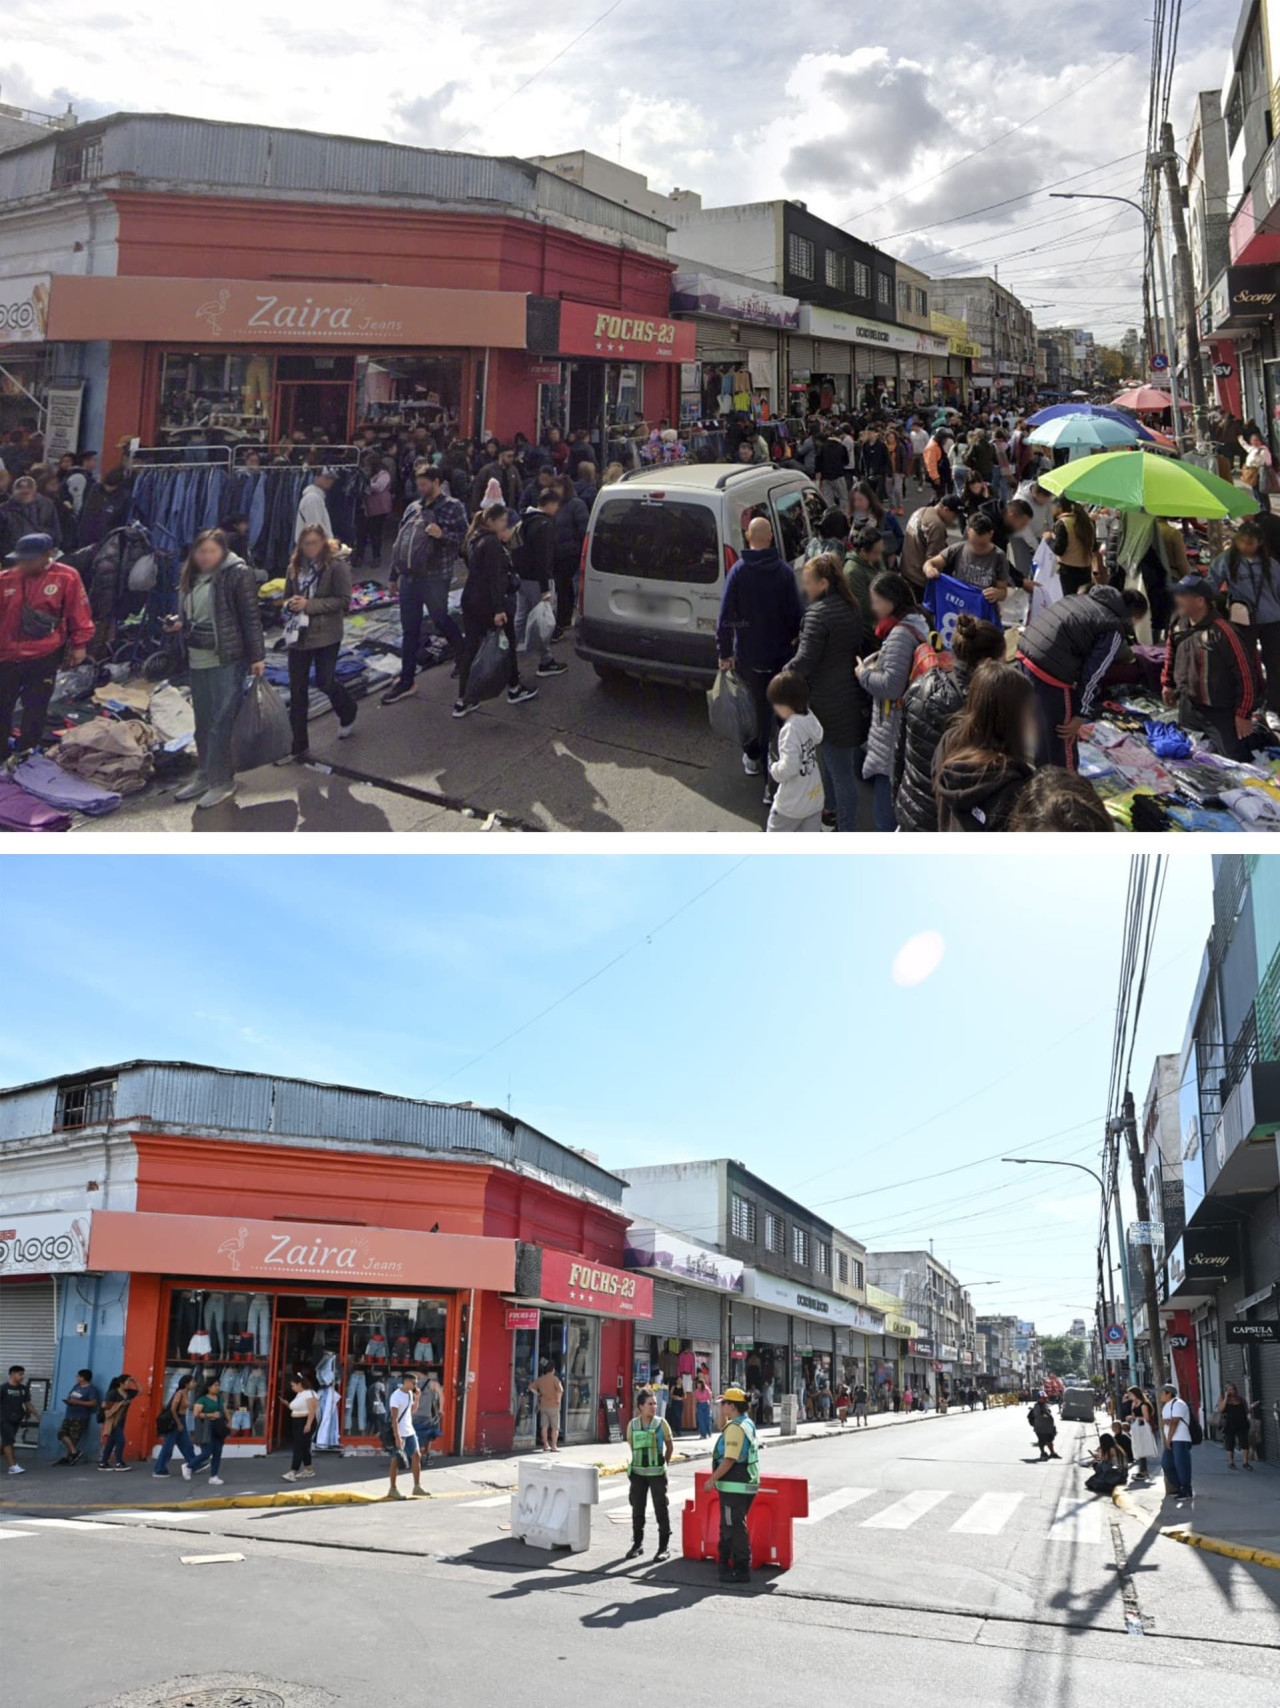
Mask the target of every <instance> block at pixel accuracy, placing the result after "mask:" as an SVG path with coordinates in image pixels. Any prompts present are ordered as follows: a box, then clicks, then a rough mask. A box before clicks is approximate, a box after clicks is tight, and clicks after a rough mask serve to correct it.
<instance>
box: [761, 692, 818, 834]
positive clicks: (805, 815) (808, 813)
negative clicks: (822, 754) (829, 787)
mask: <svg viewBox="0 0 1280 1708" xmlns="http://www.w3.org/2000/svg"><path fill="white" fill-rule="evenodd" d="M769 704H770V705H771V706H772V707H773V709H774V711H775V712H776V713H777V714H778V717H779V719H780V720H781V723H782V728H781V730H780V731H779V733H778V757H777V758H776V759H775V760H774V761H773V763H772V764H771V765H770V767H769V775H770V776H771V777H772V778H773V780H774V782H775V783H776V784H777V785H778V787H777V792H776V793H775V795H774V797H773V805H772V806H771V807H770V809H769V822H768V824H766V825H765V829H766V830H819V831H820V830H821V829H822V798H823V789H822V774H821V772H820V771H819V770H818V747H819V744H820V743H821V741H822V725H821V724H820V723H819V722H818V720H817V718H815V717H814V715H813V713H812V712H811V711H810V710H809V684H808V683H807V682H806V681H805V679H804V677H803V676H800V675H798V674H797V672H796V671H794V670H780V671H779V672H778V674H777V675H776V676H775V677H774V678H773V680H772V682H770V684H769Z"/></svg>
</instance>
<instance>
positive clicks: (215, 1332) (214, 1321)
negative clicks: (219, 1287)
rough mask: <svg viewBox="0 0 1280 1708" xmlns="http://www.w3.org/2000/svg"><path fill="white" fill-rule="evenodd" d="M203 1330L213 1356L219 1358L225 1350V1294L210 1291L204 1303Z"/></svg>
mask: <svg viewBox="0 0 1280 1708" xmlns="http://www.w3.org/2000/svg"><path fill="white" fill-rule="evenodd" d="M204 1326H205V1332H206V1333H207V1334H208V1336H209V1340H210V1342H211V1343H212V1347H213V1356H214V1357H215V1358H220V1357H221V1356H222V1354H223V1353H224V1352H225V1351H226V1350H227V1296H226V1294H225V1293H210V1295H209V1297H208V1298H207V1299H206V1300H205V1305H204Z"/></svg>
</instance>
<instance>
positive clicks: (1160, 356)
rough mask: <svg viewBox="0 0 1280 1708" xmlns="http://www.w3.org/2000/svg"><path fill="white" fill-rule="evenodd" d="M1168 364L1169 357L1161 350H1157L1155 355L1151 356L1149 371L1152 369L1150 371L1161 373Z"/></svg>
mask: <svg viewBox="0 0 1280 1708" xmlns="http://www.w3.org/2000/svg"><path fill="white" fill-rule="evenodd" d="M1168 366H1169V358H1168V357H1167V356H1166V355H1165V354H1164V352H1163V351H1162V350H1157V351H1156V353H1155V355H1154V356H1153V357H1152V358H1151V371H1152V373H1153V374H1162V373H1164V371H1165V369H1166V368H1167V367H1168Z"/></svg>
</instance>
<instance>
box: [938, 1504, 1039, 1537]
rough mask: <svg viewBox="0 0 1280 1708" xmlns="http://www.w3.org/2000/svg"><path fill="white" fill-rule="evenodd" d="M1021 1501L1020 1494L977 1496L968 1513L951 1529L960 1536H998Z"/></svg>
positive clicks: (958, 1519)
mask: <svg viewBox="0 0 1280 1708" xmlns="http://www.w3.org/2000/svg"><path fill="white" fill-rule="evenodd" d="M1022 1499H1023V1497H1022V1495H1020V1494H984V1495H979V1497H978V1499H977V1500H975V1501H974V1503H973V1505H972V1506H971V1507H970V1508H969V1510H968V1512H966V1513H964V1514H963V1515H962V1516H961V1517H960V1518H957V1519H956V1521H955V1523H954V1524H953V1525H952V1526H951V1528H952V1530H953V1531H958V1532H959V1533H960V1535H962V1536H998V1535H999V1534H1000V1532H1001V1531H1002V1530H1003V1529H1004V1527H1005V1525H1006V1524H1007V1523H1008V1522H1009V1520H1010V1519H1011V1518H1012V1517H1013V1515H1014V1513H1015V1512H1016V1511H1017V1509H1018V1505H1019V1503H1020V1502H1021V1501H1022Z"/></svg>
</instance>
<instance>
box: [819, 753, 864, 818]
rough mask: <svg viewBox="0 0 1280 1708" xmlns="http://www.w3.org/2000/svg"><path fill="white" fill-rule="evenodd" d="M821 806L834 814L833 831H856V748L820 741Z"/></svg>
mask: <svg viewBox="0 0 1280 1708" xmlns="http://www.w3.org/2000/svg"><path fill="white" fill-rule="evenodd" d="M818 770H819V771H820V772H821V773H822V789H823V794H824V796H825V800H824V803H823V804H824V805H825V806H826V809H827V811H828V812H833V813H835V815H836V829H837V831H841V830H856V829H857V828H858V749H857V748H856V747H832V746H831V745H830V743H829V742H825V741H824V742H823V743H822V745H821V747H819V749H818Z"/></svg>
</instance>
